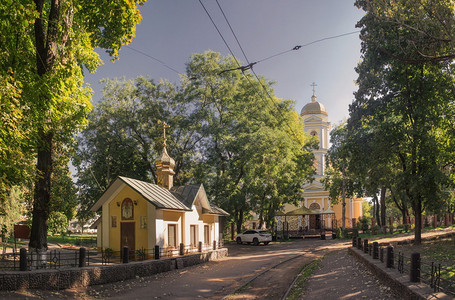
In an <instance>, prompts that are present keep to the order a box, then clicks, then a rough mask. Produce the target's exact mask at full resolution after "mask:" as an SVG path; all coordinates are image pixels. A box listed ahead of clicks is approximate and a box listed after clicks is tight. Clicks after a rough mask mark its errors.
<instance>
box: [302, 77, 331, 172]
mask: <svg viewBox="0 0 455 300" xmlns="http://www.w3.org/2000/svg"><path fill="white" fill-rule="evenodd" d="M311 86H312V87H313V96H311V102H309V103H307V104H306V105H305V106H304V107H303V108H302V111H301V113H300V115H301V116H302V118H303V122H304V128H303V130H304V132H305V133H307V134H310V135H312V136H316V137H317V138H318V140H319V149H316V150H314V151H313V153H314V156H315V168H316V175H315V178H316V179H317V180H318V179H320V178H321V177H322V176H324V173H325V157H326V155H327V151H328V148H329V132H330V122H329V116H328V114H327V111H326V110H325V107H324V105H323V104H322V103H319V102H318V101H317V100H316V99H317V97H316V95H315V90H314V88H315V86H316V84H315V83H313V84H312V85H311Z"/></svg>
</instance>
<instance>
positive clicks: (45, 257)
mask: <svg viewBox="0 0 455 300" xmlns="http://www.w3.org/2000/svg"><path fill="white" fill-rule="evenodd" d="M222 247H223V242H222V241H218V242H217V241H213V243H210V244H204V243H202V242H199V244H198V245H184V244H180V245H179V247H167V248H163V247H159V246H158V245H157V246H155V248H153V249H145V248H140V249H136V250H134V251H130V250H128V248H127V247H126V248H124V249H122V250H120V251H113V250H111V249H104V250H101V251H96V250H87V249H86V248H80V249H78V250H67V249H62V250H50V251H46V252H41V253H36V252H27V251H26V249H25V248H22V249H21V250H20V251H15V250H13V252H12V253H6V254H2V255H0V271H19V270H20V271H30V270H37V269H59V268H74V267H86V266H102V265H111V264H121V263H128V262H133V261H145V260H152V259H160V258H168V257H177V256H182V255H189V254H195V253H199V252H204V251H210V250H215V249H218V248H222ZM125 251H128V252H127V253H125Z"/></svg>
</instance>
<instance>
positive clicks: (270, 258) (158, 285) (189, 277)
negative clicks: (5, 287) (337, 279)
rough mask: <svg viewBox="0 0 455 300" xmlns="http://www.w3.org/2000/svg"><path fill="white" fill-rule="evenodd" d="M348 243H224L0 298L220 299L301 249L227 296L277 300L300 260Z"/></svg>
mask: <svg viewBox="0 0 455 300" xmlns="http://www.w3.org/2000/svg"><path fill="white" fill-rule="evenodd" d="M348 245H349V243H348V242H346V241H344V242H340V241H336V240H319V239H305V240H294V241H292V242H287V243H271V244H269V245H267V246H264V245H260V246H253V245H237V244H229V245H226V246H227V247H228V249H229V256H228V257H226V258H223V259H221V260H218V261H212V262H209V263H206V264H202V265H197V266H192V267H189V268H186V269H182V270H174V271H171V272H166V273H161V274H157V275H154V276H149V277H143V278H137V279H134V280H128V281H124V282H117V283H111V284H105V285H100V286H92V287H88V288H85V289H73V290H65V291H58V292H49V291H31V292H15V293H8V294H5V293H1V294H0V299H2V298H3V299H12V298H13V299H25V298H28V299H31V298H35V297H39V298H46V299H62V298H75V299H76V298H77V299H97V298H103V299H104V298H109V299H197V298H206V299H221V298H223V297H224V296H226V295H228V294H230V293H232V292H233V291H235V290H236V289H237V288H238V287H240V286H242V285H243V284H244V283H245V282H247V281H248V280H250V279H251V278H253V277H254V276H255V275H257V274H259V273H261V272H262V271H264V270H266V269H268V268H270V267H272V266H274V265H276V264H277V263H279V262H282V261H284V260H286V259H288V258H291V257H295V256H296V255H299V254H302V253H304V255H303V256H300V257H299V259H298V260H295V261H293V262H289V263H284V264H282V265H281V266H280V267H279V268H276V269H274V270H273V271H272V272H269V273H267V274H266V275H265V276H261V277H260V279H259V280H255V281H254V282H253V283H252V284H251V285H249V286H248V288H247V289H244V290H242V291H241V292H240V293H237V294H236V296H235V297H232V298H230V299H264V298H269V299H277V298H278V299H279V298H280V297H281V295H283V294H284V292H285V291H286V289H287V287H288V286H289V284H290V283H291V282H292V280H293V279H294V277H295V275H296V274H297V272H298V270H299V268H300V267H301V266H302V265H303V264H305V263H307V262H309V261H311V260H313V259H315V258H317V257H321V256H322V255H324V254H325V253H327V252H329V251H333V250H336V249H340V248H345V247H347V246H348Z"/></svg>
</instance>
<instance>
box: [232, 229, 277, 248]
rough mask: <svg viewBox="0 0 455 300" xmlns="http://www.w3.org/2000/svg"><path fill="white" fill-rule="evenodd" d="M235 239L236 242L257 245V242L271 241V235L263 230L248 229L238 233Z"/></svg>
mask: <svg viewBox="0 0 455 300" xmlns="http://www.w3.org/2000/svg"><path fill="white" fill-rule="evenodd" d="M235 240H236V242H237V244H242V243H248V244H249V243H253V244H254V245H255V246H257V245H259V243H264V245H268V244H269V243H270V242H271V241H272V235H271V234H270V233H268V232H267V231H265V230H256V229H250V230H247V231H245V232H243V233H239V234H238V235H237V237H236V238H235Z"/></svg>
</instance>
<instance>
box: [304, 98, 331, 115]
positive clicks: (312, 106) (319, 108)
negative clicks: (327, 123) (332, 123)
mask: <svg viewBox="0 0 455 300" xmlns="http://www.w3.org/2000/svg"><path fill="white" fill-rule="evenodd" d="M315 114H323V115H326V116H327V111H326V110H325V106H324V105H323V104H322V103H319V102H318V101H316V96H315V95H313V96H312V97H311V102H309V103H307V104H306V105H305V106H304V107H303V108H302V111H301V112H300V115H301V116H304V115H315Z"/></svg>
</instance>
